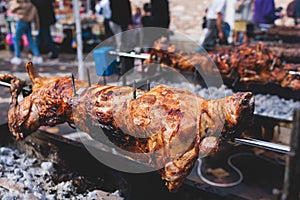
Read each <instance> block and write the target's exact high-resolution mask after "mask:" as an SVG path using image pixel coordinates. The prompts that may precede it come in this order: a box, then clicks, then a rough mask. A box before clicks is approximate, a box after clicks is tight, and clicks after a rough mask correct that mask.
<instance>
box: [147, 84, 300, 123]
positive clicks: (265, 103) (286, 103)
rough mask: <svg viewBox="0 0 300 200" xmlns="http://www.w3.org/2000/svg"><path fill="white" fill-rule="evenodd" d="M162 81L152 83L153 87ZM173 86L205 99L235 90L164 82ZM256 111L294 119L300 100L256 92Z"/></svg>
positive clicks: (274, 116)
mask: <svg viewBox="0 0 300 200" xmlns="http://www.w3.org/2000/svg"><path fill="white" fill-rule="evenodd" d="M158 84H161V83H155V82H152V83H151V88H152V87H154V86H155V85H158ZM163 84H166V85H169V86H172V87H176V88H182V89H187V90H189V91H191V92H192V93H194V94H197V95H200V96H202V97H203V98H205V99H219V98H223V97H225V96H229V95H232V94H233V93H234V92H233V91H232V90H231V89H229V88H228V87H227V86H225V85H222V86H220V87H208V88H203V87H201V86H200V85H199V84H197V85H196V84H191V83H186V82H183V83H169V82H168V83H163ZM254 99H255V110H254V113H255V114H258V115H262V116H267V117H273V118H277V119H283V120H290V121H292V120H293V113H294V110H295V109H296V108H300V101H294V100H292V99H290V100H286V99H284V98H280V97H278V96H276V95H270V94H256V95H255V98H254Z"/></svg>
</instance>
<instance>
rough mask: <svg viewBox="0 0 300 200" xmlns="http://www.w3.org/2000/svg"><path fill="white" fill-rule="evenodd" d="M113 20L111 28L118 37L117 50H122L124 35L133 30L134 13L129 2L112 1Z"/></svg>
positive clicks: (111, 19) (125, 0) (110, 24)
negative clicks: (123, 33) (125, 32)
mask: <svg viewBox="0 0 300 200" xmlns="http://www.w3.org/2000/svg"><path fill="white" fill-rule="evenodd" d="M110 9H111V18H110V21H109V27H110V29H111V31H112V32H113V34H114V35H116V50H117V51H118V50H120V49H121V45H122V34H119V33H121V32H123V31H126V30H128V28H129V29H131V28H132V12H131V4H130V1H129V0H110Z"/></svg>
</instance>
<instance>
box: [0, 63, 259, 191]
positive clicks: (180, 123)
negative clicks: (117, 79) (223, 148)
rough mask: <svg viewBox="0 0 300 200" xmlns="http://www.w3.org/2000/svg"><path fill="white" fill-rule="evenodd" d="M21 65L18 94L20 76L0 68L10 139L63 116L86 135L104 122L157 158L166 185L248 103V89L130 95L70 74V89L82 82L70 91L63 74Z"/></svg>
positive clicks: (162, 89)
mask: <svg viewBox="0 0 300 200" xmlns="http://www.w3.org/2000/svg"><path fill="white" fill-rule="evenodd" d="M26 68H27V71H28V74H29V77H30V79H31V81H32V83H33V86H32V93H31V94H30V95H29V96H26V97H24V98H23V99H22V101H21V102H18V100H17V97H18V94H19V93H20V87H21V86H22V85H23V82H22V81H21V80H19V79H18V78H16V77H14V76H11V75H0V80H1V81H7V82H10V83H14V84H12V86H11V93H12V96H13V99H12V102H11V105H10V109H9V118H8V124H9V129H10V131H11V132H12V134H14V135H15V136H16V137H17V139H22V138H23V137H25V136H26V135H28V134H30V133H31V132H33V131H35V130H37V129H38V128H39V127H40V126H42V125H47V126H55V125H56V124H59V123H64V122H67V123H69V124H72V125H76V126H77V128H78V129H80V130H82V131H84V132H86V133H89V134H91V135H92V132H91V129H90V125H92V126H93V127H94V128H99V129H100V128H104V129H109V130H110V131H111V132H112V133H117V135H118V137H123V139H122V140H120V139H118V140H115V141H114V139H113V138H112V139H111V140H112V141H113V142H114V144H116V145H117V146H118V147H120V148H122V149H123V150H127V151H130V152H137V153H145V155H148V154H147V153H154V154H152V156H149V157H148V163H150V165H159V163H163V166H162V168H163V169H162V170H161V171H162V179H164V180H165V181H166V185H167V187H168V189H169V190H170V191H174V190H176V189H177V188H178V187H179V186H180V185H181V183H182V180H183V179H184V178H185V177H186V176H187V175H188V174H189V173H190V171H191V169H192V168H193V166H194V163H195V161H196V159H197V158H198V156H199V154H200V155H202V156H204V155H209V154H212V153H213V152H215V151H216V150H217V148H218V144H219V141H220V139H221V138H222V137H235V136H236V134H238V133H239V132H240V131H241V130H242V129H243V127H245V124H247V123H249V120H250V119H251V117H252V114H253V110H254V102H253V95H252V94H251V93H249V92H244V93H237V94H234V95H232V96H228V97H225V98H223V99H218V100H205V99H203V98H202V97H200V96H197V95H195V94H192V93H191V92H189V91H187V90H182V89H177V88H172V87H168V86H166V85H159V86H156V87H154V88H153V89H151V90H150V91H148V92H146V91H142V90H137V91H136V94H137V98H136V99H133V95H132V94H133V89H132V88H131V87H122V86H108V85H91V86H90V87H87V85H88V84H87V83H85V82H83V81H80V80H76V79H75V86H76V90H77V91H78V89H79V88H81V89H83V90H82V91H81V92H80V93H79V92H78V93H77V95H76V96H74V91H73V89H72V87H73V85H72V79H71V78H70V77H53V78H44V77H41V76H39V74H38V73H37V72H36V71H35V69H34V67H33V65H32V63H28V64H27V65H26ZM8 76H9V77H10V78H7V77H8ZM129 141H130V142H129ZM153 155H154V156H153Z"/></svg>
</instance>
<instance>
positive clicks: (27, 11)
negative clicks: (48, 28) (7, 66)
mask: <svg viewBox="0 0 300 200" xmlns="http://www.w3.org/2000/svg"><path fill="white" fill-rule="evenodd" d="M9 10H10V11H11V13H13V14H14V15H15V16H16V18H17V25H16V33H15V37H14V54H15V57H14V58H12V59H11V60H10V62H11V63H12V64H15V65H20V64H21V63H22V59H21V47H20V41H21V39H22V35H23V34H25V35H26V36H27V39H28V42H29V47H30V49H31V51H32V53H33V57H32V62H33V63H34V64H41V63H42V62H43V58H42V57H41V56H40V51H39V49H38V47H37V45H36V44H35V43H34V40H33V38H32V33H31V22H33V21H34V22H35V26H36V28H37V29H38V27H39V16H38V12H37V9H36V7H35V6H34V5H33V4H32V3H31V1H30V0H23V1H18V0H11V1H10V2H9Z"/></svg>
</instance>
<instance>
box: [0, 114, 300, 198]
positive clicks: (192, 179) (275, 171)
mask: <svg viewBox="0 0 300 200" xmlns="http://www.w3.org/2000/svg"><path fill="white" fill-rule="evenodd" d="M295 118H296V119H295V122H294V124H293V132H292V138H293V139H292V141H293V142H292V144H291V151H290V152H289V153H287V154H286V155H285V156H283V157H282V159H287V161H288V162H287V164H286V166H283V165H280V164H276V162H270V160H268V159H263V156H262V157H256V156H255V155H254V154H253V152H252V150H251V148H249V147H248V146H243V145H239V146H233V145H231V144H228V143H223V144H222V145H221V149H220V151H219V152H218V153H217V154H215V155H214V156H211V157H209V158H206V162H205V164H204V167H206V168H217V167H222V168H224V169H226V170H228V171H229V173H230V176H229V179H228V180H227V181H230V177H232V178H236V177H234V176H235V175H234V171H232V169H230V167H229V168H228V164H227V158H228V157H229V156H230V155H234V154H236V153H239V154H242V155H241V156H240V157H237V158H236V159H234V164H235V165H236V166H237V167H238V168H239V169H240V170H241V171H242V173H243V175H244V179H243V181H242V182H241V183H240V184H238V185H236V186H233V187H227V188H225V187H214V186H211V185H209V184H206V183H205V182H203V181H202V180H201V178H199V176H198V174H197V167H198V165H196V166H195V168H194V170H193V171H192V173H191V174H190V175H189V176H188V178H187V179H186V180H185V181H184V185H183V186H182V187H181V188H180V189H179V191H178V192H177V193H170V192H168V191H167V189H166V187H165V186H164V183H163V181H162V180H161V178H160V174H159V173H158V172H157V171H155V172H149V173H138V174H132V173H125V172H120V171H117V170H115V169H112V168H110V167H108V166H106V165H104V164H102V163H100V162H99V161H98V160H97V159H95V158H94V157H93V156H92V155H91V154H90V153H89V152H88V151H87V150H86V148H85V147H84V146H83V145H82V144H81V143H80V142H77V141H73V140H70V139H67V138H65V137H62V136H60V135H56V134H51V133H47V132H45V131H41V130H39V131H37V132H34V133H33V134H31V135H30V136H28V137H26V138H25V139H24V140H23V141H15V139H14V138H13V136H12V135H11V134H10V132H9V130H8V127H7V124H3V125H1V126H0V133H1V137H0V138H1V140H0V143H1V145H2V146H8V147H12V148H16V149H18V150H19V151H20V152H24V153H26V154H27V155H28V156H31V157H37V158H39V159H41V160H44V161H51V162H53V163H55V165H56V168H57V169H58V170H57V172H56V173H57V175H56V178H57V181H59V180H63V178H64V177H66V176H68V174H69V176H70V174H72V173H73V174H74V173H75V174H80V175H82V176H84V177H86V180H88V181H85V182H84V183H78V184H79V185H78V186H80V187H81V188H85V187H98V188H99V187H100V188H101V189H104V190H106V191H114V190H116V189H119V190H120V191H121V192H122V195H124V197H126V198H128V199H141V198H142V199H153V198H163V199H185V198H186V199H189V197H191V198H192V197H194V198H195V197H197V195H201V196H203V192H202V191H203V190H204V191H206V192H209V193H213V194H216V195H217V196H216V197H218V198H224V199H261V198H266V199H278V198H279V196H280V195H282V196H285V197H288V198H282V199H296V198H297V197H296V196H297V195H298V193H299V189H298V188H297V185H298V184H299V179H297V177H299V157H300V154H299V141H300V140H299V130H300V129H299V123H300V121H299V119H300V111H299V110H298V111H297V112H295ZM297 120H298V121H297ZM105 147H106V146H105V145H103V147H100V148H99V147H95V148H96V149H97V151H98V152H99V153H100V154H101V156H108V157H116V158H117V159H124V163H127V164H128V165H129V166H130V167H132V168H137V169H138V168H139V167H145V166H143V165H142V164H139V163H137V162H134V161H132V160H130V159H128V158H126V157H123V156H121V155H118V154H115V153H114V154H115V155H114V154H113V153H112V152H109V148H107V149H106V148H105ZM267 154H268V155H269V157H270V156H271V157H272V156H273V157H274V156H276V155H278V154H277V153H272V152H269V153H267ZM281 155H283V154H281ZM80 184H81V185H80ZM274 189H278V190H283V194H281V193H279V194H274ZM187 196H189V197H187Z"/></svg>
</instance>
